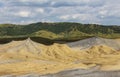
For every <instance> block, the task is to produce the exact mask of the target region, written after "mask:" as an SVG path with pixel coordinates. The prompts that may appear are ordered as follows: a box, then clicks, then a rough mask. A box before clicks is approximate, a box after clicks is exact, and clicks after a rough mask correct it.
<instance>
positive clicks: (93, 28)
mask: <svg viewBox="0 0 120 77" xmlns="http://www.w3.org/2000/svg"><path fill="white" fill-rule="evenodd" d="M92 36H100V37H104V38H120V26H116V25H113V26H109V25H98V24H81V23H70V22H60V23H42V22H39V23H32V24H28V25H16V24H0V38H10V37H44V38H49V39H69V40H70V39H81V38H84V37H92Z"/></svg>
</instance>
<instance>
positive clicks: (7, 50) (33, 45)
mask: <svg viewBox="0 0 120 77" xmlns="http://www.w3.org/2000/svg"><path fill="white" fill-rule="evenodd" d="M90 39H92V40H93V39H94V38H90ZM86 40H87V39H86ZM86 40H85V41H84V40H82V43H83V46H86V44H84V43H86ZM101 40H102V41H101ZM87 41H88V40H87ZM113 41H114V40H113ZM113 41H112V43H113ZM79 42H80V41H79ZM79 42H78V43H77V44H78V47H79ZM93 42H94V43H92V44H91V41H90V40H89V45H91V46H89V47H88V48H87V49H85V50H78V51H75V50H73V49H71V48H70V47H69V46H68V45H66V44H57V43H54V44H53V45H43V44H40V43H37V42H34V41H32V40H31V39H27V40H23V41H13V42H10V43H8V44H4V45H1V46H0V50H1V52H0V75H4V74H13V75H21V74H28V73H31V71H32V72H33V73H38V74H40V75H41V74H48V73H50V74H52V73H57V72H60V71H64V70H69V69H70V70H71V69H84V70H82V71H79V72H80V73H82V72H84V71H85V72H88V71H89V70H91V68H92V67H94V66H99V69H97V70H95V71H94V72H96V71H101V70H102V71H113V70H120V67H119V66H120V61H119V60H120V52H119V51H118V50H117V49H114V47H110V46H109V43H107V42H108V39H106V41H105V39H104V42H103V39H102V38H99V42H98V38H97V44H96V40H95V41H93ZM110 42H111V41H110ZM82 43H81V42H80V44H82ZM101 43H102V44H101ZM103 43H104V44H103ZM114 43H115V41H114ZM105 44H107V45H105ZM116 45H118V47H119V43H116V44H115V45H114V46H116ZM71 46H72V45H71ZM74 46H76V45H74ZM81 47H82V46H81ZM91 73H92V72H91Z"/></svg>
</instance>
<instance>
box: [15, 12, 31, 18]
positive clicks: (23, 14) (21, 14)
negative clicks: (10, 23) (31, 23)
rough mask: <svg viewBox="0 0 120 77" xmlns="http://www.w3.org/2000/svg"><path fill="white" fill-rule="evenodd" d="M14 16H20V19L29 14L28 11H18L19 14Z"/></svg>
mask: <svg viewBox="0 0 120 77" xmlns="http://www.w3.org/2000/svg"><path fill="white" fill-rule="evenodd" d="M15 15H16V16H20V17H29V16H30V12H29V11H20V12H18V13H16V14H15Z"/></svg>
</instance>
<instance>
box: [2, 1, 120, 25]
mask: <svg viewBox="0 0 120 77" xmlns="http://www.w3.org/2000/svg"><path fill="white" fill-rule="evenodd" d="M35 22H78V23H86V24H87V23H92V24H105V25H120V0H0V23H15V24H28V23H35Z"/></svg>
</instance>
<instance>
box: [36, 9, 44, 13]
mask: <svg viewBox="0 0 120 77" xmlns="http://www.w3.org/2000/svg"><path fill="white" fill-rule="evenodd" d="M36 11H37V12H39V13H44V9H43V8H38V9H36Z"/></svg>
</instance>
